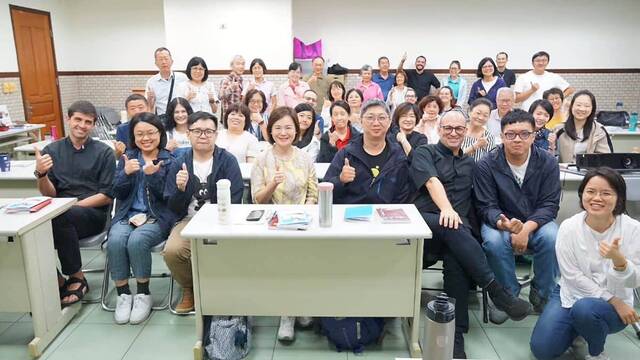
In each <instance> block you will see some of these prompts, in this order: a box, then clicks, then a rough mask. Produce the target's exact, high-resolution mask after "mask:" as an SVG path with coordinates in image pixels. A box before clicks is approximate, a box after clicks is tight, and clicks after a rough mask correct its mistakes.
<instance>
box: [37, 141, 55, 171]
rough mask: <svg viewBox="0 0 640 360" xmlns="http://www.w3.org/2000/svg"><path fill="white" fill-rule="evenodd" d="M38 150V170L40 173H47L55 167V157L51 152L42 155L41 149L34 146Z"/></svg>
mask: <svg viewBox="0 0 640 360" xmlns="http://www.w3.org/2000/svg"><path fill="white" fill-rule="evenodd" d="M34 150H35V152H36V170H37V171H38V172H39V173H40V174H46V173H47V172H48V171H49V169H51V168H52V167H53V159H52V158H51V156H50V155H49V154H45V155H42V153H41V152H40V149H38V148H37V147H34Z"/></svg>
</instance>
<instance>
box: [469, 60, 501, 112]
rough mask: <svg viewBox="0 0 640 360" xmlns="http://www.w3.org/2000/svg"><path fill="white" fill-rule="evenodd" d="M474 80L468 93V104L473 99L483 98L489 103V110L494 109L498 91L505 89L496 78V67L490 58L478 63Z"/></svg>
mask: <svg viewBox="0 0 640 360" xmlns="http://www.w3.org/2000/svg"><path fill="white" fill-rule="evenodd" d="M476 76H477V77H478V80H476V81H475V82H474V83H473V85H471V90H470V91H469V104H471V103H472V102H473V101H474V100H475V99H478V98H485V99H487V100H489V101H490V102H491V109H495V108H496V95H497V92H498V89H500V88H503V87H506V86H507V84H505V82H504V80H502V78H501V77H500V76H498V67H497V66H496V63H495V62H494V61H493V59H492V58H490V57H486V58H484V59H482V60H480V62H479V63H478V69H477V70H476Z"/></svg>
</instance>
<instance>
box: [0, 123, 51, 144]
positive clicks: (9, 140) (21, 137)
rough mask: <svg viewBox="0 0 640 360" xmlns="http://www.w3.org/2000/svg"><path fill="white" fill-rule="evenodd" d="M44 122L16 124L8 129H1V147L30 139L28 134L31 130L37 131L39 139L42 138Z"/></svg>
mask: <svg viewBox="0 0 640 360" xmlns="http://www.w3.org/2000/svg"><path fill="white" fill-rule="evenodd" d="M43 127H45V125H44V124H25V125H22V126H14V127H11V128H9V130H7V131H0V147H5V146H9V145H12V144H17V143H22V142H25V141H27V142H28V141H29V137H28V136H26V135H27V134H28V133H30V132H34V131H37V132H38V139H42V128H43Z"/></svg>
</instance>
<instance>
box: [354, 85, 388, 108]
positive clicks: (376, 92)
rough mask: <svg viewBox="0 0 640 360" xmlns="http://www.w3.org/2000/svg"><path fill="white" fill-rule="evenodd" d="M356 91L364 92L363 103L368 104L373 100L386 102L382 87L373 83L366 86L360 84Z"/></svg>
mask: <svg viewBox="0 0 640 360" xmlns="http://www.w3.org/2000/svg"><path fill="white" fill-rule="evenodd" d="M356 89H358V90H360V91H362V102H363V103H364V102H367V101H369V100H371V99H378V100H381V101H382V100H384V95H383V94H382V89H380V85H378V84H376V83H374V82H373V81H372V82H370V83H369V84H367V85H365V84H364V83H363V82H359V83H358V84H357V85H356Z"/></svg>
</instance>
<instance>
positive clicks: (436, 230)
mask: <svg viewBox="0 0 640 360" xmlns="http://www.w3.org/2000/svg"><path fill="white" fill-rule="evenodd" d="M422 217H423V218H424V220H425V222H426V223H427V225H429V228H430V229H431V232H432V233H433V238H432V239H429V240H425V253H426V252H427V251H433V249H438V250H436V251H440V252H441V254H442V256H443V262H444V272H443V273H444V291H445V292H446V293H447V295H449V296H450V297H452V298H454V299H456V331H458V332H464V333H466V332H467V331H469V300H468V297H469V290H470V289H471V286H472V285H474V284H476V285H478V286H480V287H482V288H484V287H486V286H487V285H489V283H490V282H491V281H493V279H494V277H495V276H494V274H493V271H492V270H491V268H490V267H489V263H488V262H487V258H486V256H485V255H484V251H483V250H482V246H481V245H480V243H479V242H478V240H477V239H476V238H475V237H474V236H473V235H472V233H471V228H470V227H469V226H468V225H466V224H465V225H461V226H459V227H458V229H457V230H455V229H449V228H445V227H443V226H441V225H440V224H439V223H438V221H439V219H440V214H439V213H422ZM426 242H429V244H427V243H426Z"/></svg>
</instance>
